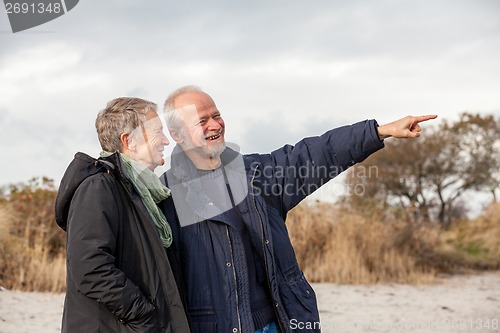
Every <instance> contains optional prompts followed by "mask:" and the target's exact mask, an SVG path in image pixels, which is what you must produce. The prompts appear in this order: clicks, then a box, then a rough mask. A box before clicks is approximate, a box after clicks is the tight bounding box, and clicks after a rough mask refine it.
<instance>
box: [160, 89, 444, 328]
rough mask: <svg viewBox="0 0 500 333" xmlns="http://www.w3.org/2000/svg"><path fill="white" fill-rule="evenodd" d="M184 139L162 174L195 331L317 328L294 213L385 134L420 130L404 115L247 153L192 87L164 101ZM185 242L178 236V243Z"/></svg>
mask: <svg viewBox="0 0 500 333" xmlns="http://www.w3.org/2000/svg"><path fill="white" fill-rule="evenodd" d="M165 112H166V118H167V124H168V127H169V131H170V134H171V136H172V138H173V139H174V140H175V141H176V142H177V146H176V147H175V148H174V151H173V154H172V166H171V168H170V169H169V170H168V171H167V172H166V173H165V174H163V175H162V177H161V180H162V182H163V183H164V184H168V186H169V187H170V188H172V193H173V196H172V198H173V199H171V198H169V199H167V200H166V201H164V202H163V203H162V209H163V211H164V212H165V214H166V216H167V219H168V220H169V222H171V225H172V228H173V235H174V239H175V240H176V246H177V248H178V252H177V253H179V254H180V256H181V257H180V261H181V265H182V271H183V278H184V282H185V288H186V293H187V311H188V313H189V316H190V319H191V324H192V327H191V328H192V330H193V332H199V333H230V332H233V333H236V332H238V333H239V332H243V333H253V332H296V331H300V332H319V331H320V324H319V315H318V307H317V302H316V297H315V294H314V291H313V289H312V288H311V286H310V285H309V283H308V282H307V281H306V279H305V277H304V274H303V273H302V272H301V270H300V269H299V266H298V264H297V260H296V257H295V253H294V250H293V248H292V245H291V243H290V238H289V236H288V232H287V228H286V225H285V219H286V215H287V212H288V211H289V210H290V209H292V208H293V207H294V206H295V205H297V204H298V203H299V202H300V201H301V200H303V199H304V198H305V197H306V196H307V195H309V194H310V193H312V192H313V191H314V190H316V189H317V188H319V187H320V186H321V185H322V184H324V183H326V182H327V181H328V180H330V179H331V178H333V177H335V176H336V175H337V174H338V173H340V172H341V171H342V170H345V169H347V168H348V167H350V166H352V165H353V164H355V163H358V162H361V161H363V160H364V159H365V158H366V157H368V156H369V155H370V154H372V153H374V152H376V151H377V150H379V149H381V148H383V146H384V144H383V139H385V138H388V137H391V136H394V137H398V138H415V137H417V136H419V132H420V127H419V125H418V123H419V122H422V121H426V120H429V119H433V118H435V117H436V116H421V117H410V116H409V117H406V118H403V119H400V120H397V121H395V122H393V123H390V124H387V125H384V126H378V124H377V123H376V121H374V120H368V121H363V122H360V123H356V124H354V125H351V126H344V127H340V128H337V129H333V130H331V131H328V132H326V133H325V134H323V135H321V136H318V137H311V138H306V139H303V140H302V141H300V142H298V143H297V144H296V145H295V146H290V145H286V146H284V147H282V148H280V149H278V150H276V151H274V152H272V153H270V154H251V155H241V154H238V153H237V152H236V151H234V150H233V149H231V148H229V147H226V144H225V140H224V134H225V124H224V120H223V119H222V116H221V113H220V111H219V110H218V109H217V106H216V105H215V102H214V101H213V99H212V98H211V97H210V96H209V95H208V94H206V93H205V92H203V91H201V90H200V89H199V88H197V87H194V86H187V87H183V88H180V89H178V90H177V91H175V92H173V93H172V94H171V95H170V96H169V97H168V99H167V100H166V102H165ZM177 240H178V241H177Z"/></svg>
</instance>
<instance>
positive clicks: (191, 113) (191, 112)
mask: <svg viewBox="0 0 500 333" xmlns="http://www.w3.org/2000/svg"><path fill="white" fill-rule="evenodd" d="M175 112H176V113H177V116H178V117H179V118H180V119H181V120H182V121H183V122H184V124H186V125H195V124H197V123H198V122H199V121H200V116H201V115H200V114H199V112H198V108H197V106H196V104H189V105H184V106H182V107H179V108H176V109H175Z"/></svg>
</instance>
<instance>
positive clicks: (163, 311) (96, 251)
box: [55, 97, 189, 333]
mask: <svg viewBox="0 0 500 333" xmlns="http://www.w3.org/2000/svg"><path fill="white" fill-rule="evenodd" d="M95 125H96V129H97V135H98V137H99V142H100V143H101V147H102V149H103V152H102V153H101V158H100V159H98V160H96V159H93V158H91V157H90V156H88V155H85V154H83V153H77V154H76V155H75V159H74V160H73V162H72V163H71V164H70V166H69V167H68V169H67V170H66V173H65V174H64V177H63V179H62V182H61V186H60V189H59V193H58V196H57V201H56V207H55V208H56V221H57V223H58V224H59V226H60V227H61V228H63V229H64V230H66V231H67V233H68V237H67V261H66V262H67V293H66V300H65V303H64V314H63V323H62V332H68V333H75V332H76V333H77V332H82V333H89V332H106V333H109V332H144V333H146V332H147V333H158V332H165V333H166V332H168V333H174V332H175V333H177V332H189V326H188V322H187V317H186V314H185V311H184V309H183V305H182V301H181V297H180V294H179V291H178V288H177V284H176V281H175V277H176V276H174V272H173V271H172V266H171V264H170V260H169V257H168V256H167V251H169V252H170V251H171V244H172V233H171V229H170V226H169V224H168V222H167V220H166V218H165V216H164V214H163V213H162V212H161V211H160V210H159V208H158V206H157V203H158V202H160V201H161V200H163V199H165V198H166V197H167V196H168V195H169V193H170V190H169V189H168V188H166V187H165V186H164V185H162V184H161V183H160V181H159V179H158V177H157V176H156V175H155V174H154V172H153V170H154V169H155V168H156V167H157V166H159V165H162V164H163V163H164V161H163V150H164V146H165V145H168V144H169V141H168V139H167V138H166V136H165V134H164V133H163V126H162V123H161V121H160V119H159V117H158V114H157V107H156V105H155V104H154V103H152V102H149V101H146V100H143V99H139V98H129V97H122V98H116V99H114V100H112V101H110V102H109V103H108V104H107V106H106V108H105V109H104V110H102V111H101V112H100V113H99V115H98V116H97V120H96V123H95Z"/></svg>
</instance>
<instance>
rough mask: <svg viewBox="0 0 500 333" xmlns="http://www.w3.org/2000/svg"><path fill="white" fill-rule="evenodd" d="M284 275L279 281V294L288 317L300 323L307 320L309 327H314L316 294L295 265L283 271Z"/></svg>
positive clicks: (316, 321) (317, 319) (316, 319)
mask: <svg viewBox="0 0 500 333" xmlns="http://www.w3.org/2000/svg"><path fill="white" fill-rule="evenodd" d="M284 277H285V278H284V279H283V281H281V283H280V294H281V296H282V301H283V307H284V308H285V311H286V313H287V314H288V317H289V319H290V320H293V319H294V320H296V321H297V322H302V323H307V322H309V323H311V327H316V326H317V325H318V323H319V313H318V305H317V301H316V294H315V293H314V290H313V289H312V287H311V285H310V284H309V283H308V282H307V280H306V278H305V277H304V273H302V271H300V269H299V268H298V266H295V267H293V268H292V269H290V270H289V271H287V272H285V276H284ZM313 331H314V330H313Z"/></svg>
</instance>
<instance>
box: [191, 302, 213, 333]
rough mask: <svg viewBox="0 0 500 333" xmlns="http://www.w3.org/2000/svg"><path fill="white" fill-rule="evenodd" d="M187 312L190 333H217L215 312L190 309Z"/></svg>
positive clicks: (205, 309)
mask: <svg viewBox="0 0 500 333" xmlns="http://www.w3.org/2000/svg"><path fill="white" fill-rule="evenodd" d="M188 312H189V316H190V319H191V331H192V333H218V331H217V321H216V316H215V311H213V310H212V309H208V308H191V309H189V310H188Z"/></svg>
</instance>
